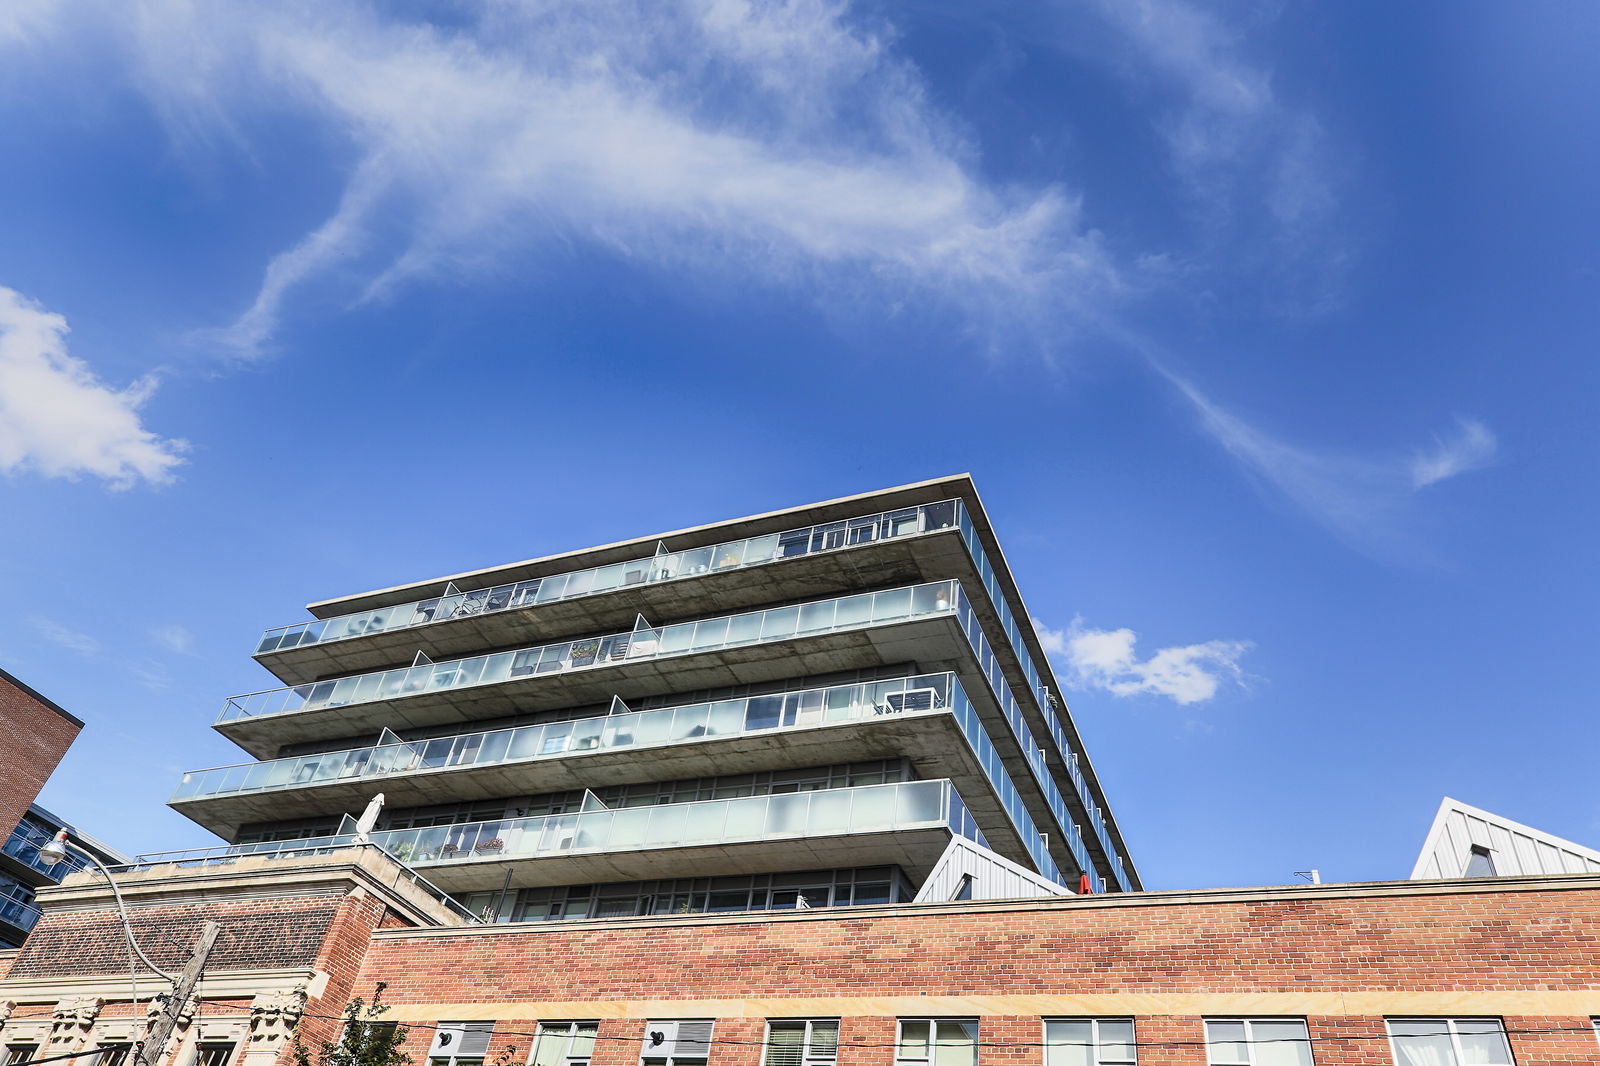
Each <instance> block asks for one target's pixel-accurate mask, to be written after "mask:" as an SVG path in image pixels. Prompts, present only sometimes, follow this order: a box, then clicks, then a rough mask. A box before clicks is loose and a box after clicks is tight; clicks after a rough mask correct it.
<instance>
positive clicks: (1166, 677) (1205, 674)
mask: <svg viewBox="0 0 1600 1066" xmlns="http://www.w3.org/2000/svg"><path fill="white" fill-rule="evenodd" d="M1033 624H1034V628H1035V629H1036V630H1037V631H1038V633H1039V641H1040V643H1041V644H1043V646H1044V649H1045V651H1046V652H1047V653H1049V654H1050V655H1053V656H1055V657H1056V658H1057V659H1058V660H1059V661H1060V662H1061V663H1062V664H1063V665H1064V666H1065V667H1066V671H1067V683H1068V684H1069V685H1071V686H1073V687H1075V688H1083V689H1098V690H1100V691H1103V692H1109V693H1111V694H1112V695H1114V696H1141V695H1143V696H1161V697H1165V698H1166V699H1170V700H1172V701H1173V702H1175V703H1178V704H1181V705H1184V706H1187V705H1189V704H1192V703H1204V702H1205V701H1206V700H1209V699H1212V698H1214V697H1215V696H1216V695H1217V692H1218V691H1219V690H1220V689H1221V688H1222V687H1223V686H1225V685H1241V686H1242V685H1243V684H1244V671H1243V670H1242V669H1241V668H1240V666H1239V660H1240V659H1241V658H1243V657H1244V655H1245V653H1246V652H1248V651H1249V650H1250V649H1251V648H1252V647H1254V645H1253V644H1251V643H1250V642H1249V641H1243V640H1210V641H1206V642H1205V643H1203V644H1185V645H1182V646H1179V647H1171V648H1161V649H1159V650H1157V651H1155V652H1154V653H1152V654H1151V655H1150V656H1149V657H1148V658H1144V659H1141V658H1140V657H1139V655H1138V652H1137V651H1136V648H1135V645H1136V644H1137V642H1138V639H1139V637H1138V634H1136V633H1135V632H1134V631H1133V630H1131V629H1126V628H1123V629H1091V628H1089V627H1088V626H1085V625H1084V624H1083V619H1081V618H1074V619H1073V620H1072V624H1071V625H1069V626H1068V627H1067V628H1066V629H1064V630H1063V629H1051V628H1050V627H1048V626H1046V625H1044V624H1043V623H1041V622H1039V621H1038V620H1037V619H1035V620H1034V623H1033Z"/></svg>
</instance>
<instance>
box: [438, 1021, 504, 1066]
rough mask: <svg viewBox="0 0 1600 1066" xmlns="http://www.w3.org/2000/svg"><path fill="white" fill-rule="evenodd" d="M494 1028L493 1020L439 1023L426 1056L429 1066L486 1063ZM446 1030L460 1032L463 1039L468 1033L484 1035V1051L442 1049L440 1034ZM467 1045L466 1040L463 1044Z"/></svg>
mask: <svg viewBox="0 0 1600 1066" xmlns="http://www.w3.org/2000/svg"><path fill="white" fill-rule="evenodd" d="M481 1026H488V1027H489V1028H488V1029H482V1028H479V1027H481ZM494 1026H495V1023H494V1022H493V1021H492V1020H489V1019H481V1020H474V1021H464V1022H463V1021H448V1022H440V1023H439V1027H438V1028H437V1029H436V1030H434V1034H433V1044H432V1045H430V1046H429V1048H428V1053H427V1055H426V1060H427V1066H435V1064H437V1063H444V1064H446V1066H458V1062H484V1061H486V1060H487V1059H488V1058H489V1041H490V1040H491V1039H492V1038H493V1034H494ZM446 1030H457V1031H459V1032H460V1033H461V1035H462V1037H463V1038H465V1037H466V1035H467V1034H468V1033H483V1034H484V1041H483V1050H482V1051H462V1050H460V1048H457V1049H456V1050H453V1051H452V1050H450V1049H448V1048H444V1047H440V1046H439V1037H440V1034H442V1033H443V1032H445V1031H446ZM465 1043H466V1041H465V1039H463V1040H462V1044H463V1045H464V1044H465Z"/></svg>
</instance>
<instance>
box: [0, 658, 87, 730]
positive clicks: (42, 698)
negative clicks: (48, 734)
mask: <svg viewBox="0 0 1600 1066" xmlns="http://www.w3.org/2000/svg"><path fill="white" fill-rule="evenodd" d="M0 678H3V679H4V680H5V681H7V682H9V683H10V684H12V685H14V686H16V687H17V688H19V689H21V690H22V691H23V692H26V693H27V694H28V695H30V696H32V697H33V698H34V699H36V700H38V701H39V702H40V703H42V704H44V705H45V706H46V707H48V708H50V709H51V710H52V711H55V712H56V713H57V714H59V715H60V716H61V717H63V718H65V719H66V720H67V721H69V722H71V723H72V724H73V725H75V726H77V727H78V728H79V729H82V728H83V719H82V718H79V717H78V716H77V715H75V714H73V713H72V712H71V711H69V710H67V709H66V708H65V707H62V706H61V704H59V703H57V702H56V701H55V700H53V699H51V698H50V697H49V696H46V695H45V694H44V693H42V692H40V691H39V690H38V689H36V688H34V687H33V686H32V685H30V684H28V683H27V682H26V681H23V680H21V679H20V678H18V677H17V676H16V675H15V674H12V673H10V672H8V671H6V670H0Z"/></svg>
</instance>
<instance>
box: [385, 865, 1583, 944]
mask: <svg viewBox="0 0 1600 1066" xmlns="http://www.w3.org/2000/svg"><path fill="white" fill-rule="evenodd" d="M1573 890H1579V891H1600V874H1530V875H1525V876H1518V877H1479V878H1448V879H1439V880H1433V881H1410V880H1392V881H1348V882H1340V883H1328V884H1320V885H1258V886H1250V887H1238V888H1203V889H1167V890H1163V891H1158V892H1109V893H1105V894H1101V895H1082V896H1080V895H1071V896H1052V897H1048V898H1030V899H1007V900H981V901H970V900H969V901H961V902H954V903H912V904H905V903H894V904H884V905H879V906H867V907H828V908H817V909H811V910H795V911H747V912H744V913H740V914H705V913H700V914H683V915H676V914H652V915H644V916H640V917H625V918H591V919H583V920H565V921H544V922H499V923H493V924H484V925H467V926H454V927H442V928H432V929H383V930H379V931H377V932H375V933H374V934H373V936H374V938H375V939H381V940H392V939H405V938H409V937H415V936H439V935H444V936H496V935H500V936H504V935H517V934H523V933H552V934H553V933H560V932H569V931H580V930H606V929H611V930H616V929H623V928H637V927H648V926H653V925H691V926H695V925H699V926H707V925H761V924H767V923H772V922H850V921H862V920H866V919H871V918H927V919H929V920H932V921H937V920H941V919H945V918H949V917H950V916H952V915H959V914H1006V913H1017V912H1039V911H1069V910H1101V909H1105V908H1109V907H1162V906H1178V905H1203V904H1226V903H1261V902H1279V901H1283V902H1288V901H1291V900H1311V899H1360V898H1368V897H1373V896H1389V897H1403V896H1451V895H1456V896H1459V895H1489V894H1495V893H1515V892H1556V891H1573Z"/></svg>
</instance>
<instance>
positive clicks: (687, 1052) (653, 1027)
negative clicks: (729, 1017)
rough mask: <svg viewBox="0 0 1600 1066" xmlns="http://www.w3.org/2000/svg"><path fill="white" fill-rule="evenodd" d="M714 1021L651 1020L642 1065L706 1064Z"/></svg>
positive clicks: (683, 1065)
mask: <svg viewBox="0 0 1600 1066" xmlns="http://www.w3.org/2000/svg"><path fill="white" fill-rule="evenodd" d="M712 1024H713V1023H712V1022H710V1021H704V1020H693V1021H651V1022H647V1023H646V1024H645V1027H644V1046H643V1048H642V1049H641V1051H640V1053H639V1063H640V1066H705V1062H706V1055H707V1054H709V1053H710V1051H711V1032H712Z"/></svg>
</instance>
